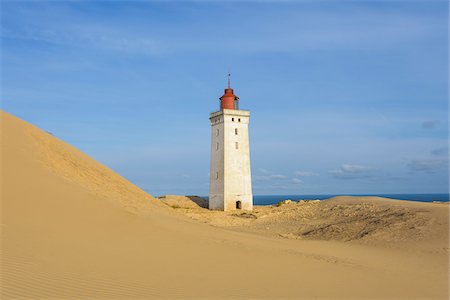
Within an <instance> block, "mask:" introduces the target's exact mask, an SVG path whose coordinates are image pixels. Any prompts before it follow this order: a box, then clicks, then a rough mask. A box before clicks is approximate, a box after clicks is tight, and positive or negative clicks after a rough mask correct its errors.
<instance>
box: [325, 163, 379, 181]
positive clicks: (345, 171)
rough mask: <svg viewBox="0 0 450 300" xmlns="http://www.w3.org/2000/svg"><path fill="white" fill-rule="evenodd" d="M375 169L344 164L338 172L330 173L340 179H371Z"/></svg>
mask: <svg viewBox="0 0 450 300" xmlns="http://www.w3.org/2000/svg"><path fill="white" fill-rule="evenodd" d="M371 171H373V168H371V167H367V166H361V165H351V164H344V165H342V166H341V167H340V168H339V169H338V170H332V171H330V172H329V173H330V174H331V175H332V176H333V177H335V178H338V179H358V178H367V177H370V173H371Z"/></svg>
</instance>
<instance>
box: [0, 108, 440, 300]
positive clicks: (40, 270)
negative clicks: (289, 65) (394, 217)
mask: <svg viewBox="0 0 450 300" xmlns="http://www.w3.org/2000/svg"><path fill="white" fill-rule="evenodd" d="M1 134H2V141H1V151H2V153H1V155H2V157H1V169H2V174H1V176H2V177H1V187H2V194H1V197H2V198H1V213H2V214H1V225H2V227H1V228H2V243H1V266H2V268H1V276H2V282H1V293H2V299H17V298H28V299H43V298H54V299H86V298H88V299H133V298H140V299H174V298H179V299H215V298H220V299H224V298H228V299H249V298H251V299H263V298H267V299H281V298H285V299H299V298H305V299H336V298H348V297H352V298H372V299H373V298H391V299H399V298H422V299H432V298H440V299H446V298H447V297H448V288H447V281H448V275H447V271H448V258H447V255H448V254H447V253H446V252H445V251H444V252H443V250H442V249H438V248H435V250H436V251H435V252H430V249H429V248H426V249H424V250H421V249H422V248H420V247H417V248H415V245H416V244H417V245H420V244H421V243H423V240H422V239H417V240H416V239H415V238H413V239H410V240H408V242H409V243H411V244H410V248H409V250H408V251H406V250H405V249H397V248H389V247H380V246H379V245H371V244H361V243H359V244H358V243H353V242H343V241H342V240H341V239H337V240H312V239H313V238H314V239H315V238H317V236H316V234H315V233H314V235H313V236H311V237H310V238H308V239H303V238H300V239H297V238H283V237H280V236H276V235H277V234H278V233H279V232H277V231H273V233H274V235H273V236H272V235H270V234H269V235H267V234H263V233H261V232H259V229H258V228H257V227H252V226H253V225H252V226H249V228H253V229H250V230H247V231H248V232H247V231H245V232H244V230H240V229H239V228H243V227H245V226H241V225H242V223H238V225H237V227H232V226H223V227H226V228H221V227H219V226H218V225H217V224H214V222H213V221H212V220H211V219H208V218H209V217H203V216H202V217H201V218H197V219H198V220H192V219H191V218H188V217H186V214H189V212H188V211H191V210H192V211H197V210H201V208H198V209H197V208H195V207H194V208H173V207H170V206H167V205H165V204H163V203H161V202H160V201H159V200H155V199H154V198H153V197H151V196H149V195H147V194H146V193H144V192H143V191H142V190H140V189H139V188H137V187H136V186H134V185H133V184H131V183H129V182H128V181H126V180H125V179H124V178H122V177H120V176H119V175H117V174H115V173H114V172H113V171H111V170H110V169H108V168H106V167H104V166H102V165H100V164H98V163H97V162H95V161H94V160H92V159H90V158H89V157H87V156H86V155H84V154H83V153H81V152H80V151H78V150H76V149H74V148H73V147H71V146H69V145H67V144H65V143H63V142H61V141H60V140H58V139H56V138H54V137H53V136H51V135H49V134H47V133H45V132H43V131H41V130H39V129H37V128H35V127H33V126H32V125H30V124H28V123H26V122H23V121H21V120H19V119H17V118H15V117H13V116H11V115H8V114H6V113H2V114H1ZM289 205H290V204H289ZM295 205H297V206H299V207H300V205H301V204H295ZM308 205H309V204H308ZM311 205H313V204H311ZM386 205H389V204H387V203H386ZM297 206H296V208H297ZM435 207H438V206H435ZM440 208H442V209H441V210H439V209H437V211H436V212H433V211H431V210H433V209H430V211H431V212H430V215H429V216H433V218H435V220H437V221H436V222H440V221H439V220H442V218H440V217H439V216H438V215H439V214H445V213H447V208H446V206H440ZM267 209H270V208H267ZM283 209H284V210H287V209H288V207H287V206H285V207H281V208H280V211H281V210H283ZM426 209H427V210H428V207H427V208H426ZM182 210H186V211H182ZM298 210H301V209H300V208H299V209H298ZM308 211H309V212H310V213H311V214H312V213H314V209H313V208H311V209H310V210H308ZM195 213H197V214H199V215H202V214H203V213H202V212H201V213H199V212H194V214H195ZM255 213H256V212H255ZM276 213H279V214H280V215H281V216H282V215H283V213H282V212H277V211H274V212H272V213H267V217H266V218H268V220H269V219H271V220H272V221H270V222H269V223H270V224H276V223H277V222H278V221H279V222H280V224H282V223H283V222H284V221H283V220H282V219H280V218H278V221H277V218H276V216H275V215H273V214H276ZM416 213H418V212H416ZM206 214H208V216H210V215H212V214H210V212H207V213H206ZM219 214H220V213H219ZM219 214H217V215H219ZM286 216H287V214H286ZM381 217H382V216H381ZM239 218H240V219H243V218H241V217H239ZM321 218H323V220H325V219H326V214H325V213H324V214H323V215H321ZM263 219H264V218H259V217H258V218H257V219H256V222H261V220H263ZM294 219H295V218H294ZM294 219H289V218H288V222H293V223H295V220H294ZM199 220H200V222H199ZM258 220H259V221H258ZM300 221H302V222H305V223H304V224H305V225H311V226H313V224H312V223H309V222H307V220H306V219H302V220H300ZM322 222H325V221H322ZM204 223H211V224H212V225H216V226H211V224H204ZM319 223H320V222H319ZM239 224H240V225H239ZM265 225H266V224H264V225H262V226H265ZM221 226H222V225H221ZM239 226H241V227H239ZM258 226H259V225H258ZM269 226H274V225H269ZM283 226H287V227H284V228H288V227H289V226H291V225H282V226H281V227H283ZM424 226H425V227H424V228H429V226H431V227H432V226H435V225H433V224H428V223H426V224H425V225H424ZM427 226H428V227H427ZM439 226H440V225H439ZM439 226H438V227H436V228H441V227H439ZM444 226H445V224H444ZM281 227H280V228H281ZM289 228H291V227H289ZM313 228H314V226H313V227H312V228H311V229H313ZM230 229H233V230H230ZM280 230H281V229H280ZM283 230H285V229H283ZM280 232H281V231H280ZM318 232H319V231H318ZM291 233H292V234H294V233H293V232H291ZM298 233H299V232H296V234H297V235H298ZM424 233H426V231H424ZM299 236H300V235H299ZM369 236H370V235H369ZM323 237H324V238H325V239H329V238H327V236H326V235H323ZM372 237H373V236H372ZM439 237H441V238H445V237H446V236H445V235H440V236H439ZM395 238H396V237H395V236H394V237H393V239H394V241H391V242H395ZM433 238H435V237H433ZM439 245H441V244H437V246H435V247H439ZM433 247H434V246H433Z"/></svg>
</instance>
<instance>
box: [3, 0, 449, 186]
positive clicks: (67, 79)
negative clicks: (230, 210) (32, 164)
mask: <svg viewBox="0 0 450 300" xmlns="http://www.w3.org/2000/svg"><path fill="white" fill-rule="evenodd" d="M1 14H2V30H1V35H2V46H1V50H2V91H1V93H2V94H1V100H2V103H1V104H2V108H3V109H4V110H6V111H8V112H10V113H12V114H14V115H16V116H18V117H21V118H23V119H25V120H27V121H29V122H31V123H33V124H35V125H37V126H38V127H40V128H42V129H44V130H46V131H49V132H51V133H53V134H54V135H55V136H57V137H59V138H61V139H62V140H64V141H66V142H68V143H70V144H72V145H74V146H76V147H77V148H79V149H81V150H82V151H84V152H86V153H87V154H89V155H90V156H92V157H94V158H95V159H96V160H98V161H100V162H102V163H104V164H106V165H107V166H109V167H111V168H112V169H114V170H116V171H118V172H119V173H120V174H122V175H123V176H125V177H126V178H128V179H129V180H131V181H132V182H133V183H135V184H137V185H138V186H140V187H141V188H143V189H145V190H146V191H148V192H149V193H151V194H153V195H162V194H199V195H207V193H208V185H209V174H208V172H209V149H210V144H209V143H210V141H209V139H210V126H209V120H208V118H209V113H210V112H212V111H215V110H217V109H218V101H219V100H218V97H220V96H221V95H222V93H223V88H225V86H226V74H227V72H228V69H231V72H232V86H233V88H234V89H235V93H236V94H237V95H238V96H239V97H240V99H241V101H240V106H241V108H243V109H249V110H250V111H251V124H250V142H251V160H252V175H253V192H254V194H330V193H336V194H357V193H375V194H376V193H378V194H380V193H445V192H448V3H447V1H439V0H437V1H433V0H426V1H406V0H405V1H369V0H367V1H356V0H355V1H338V0H335V1H231V2H230V1H227V2H226V1H166V2H163V1H48V2H46V1H3V2H2V9H1Z"/></svg>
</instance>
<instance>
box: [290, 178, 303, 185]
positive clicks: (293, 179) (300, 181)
mask: <svg viewBox="0 0 450 300" xmlns="http://www.w3.org/2000/svg"><path fill="white" fill-rule="evenodd" d="M292 183H294V184H301V183H303V180H301V179H298V178H292Z"/></svg>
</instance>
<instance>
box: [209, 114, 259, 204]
mask: <svg viewBox="0 0 450 300" xmlns="http://www.w3.org/2000/svg"><path fill="white" fill-rule="evenodd" d="M249 119H250V112H249V111H245V110H233V109H223V110H221V111H218V112H214V113H212V114H211V115H210V121H211V167H210V191H209V208H210V209H216V210H234V209H236V201H241V203H242V206H241V207H242V209H244V210H252V209H253V194H252V179H251V172H250V145H249V134H248V123H249ZM236 129H237V134H236ZM236 143H237V148H236Z"/></svg>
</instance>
